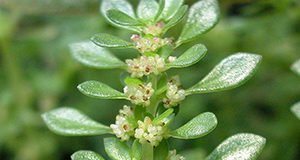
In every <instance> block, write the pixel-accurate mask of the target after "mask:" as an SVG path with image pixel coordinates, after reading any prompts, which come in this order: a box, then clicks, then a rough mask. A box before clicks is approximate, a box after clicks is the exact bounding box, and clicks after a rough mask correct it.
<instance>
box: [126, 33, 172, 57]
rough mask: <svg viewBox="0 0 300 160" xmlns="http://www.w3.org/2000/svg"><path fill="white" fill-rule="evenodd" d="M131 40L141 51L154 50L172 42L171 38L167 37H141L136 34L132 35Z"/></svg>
mask: <svg viewBox="0 0 300 160" xmlns="http://www.w3.org/2000/svg"><path fill="white" fill-rule="evenodd" d="M131 40H132V41H133V42H134V43H135V47H136V49H137V50H139V51H140V52H141V53H149V52H155V51H157V50H158V49H159V48H161V47H163V46H165V45H167V44H171V43H172V40H171V39H169V38H160V37H141V36H139V35H136V34H134V35H132V37H131Z"/></svg>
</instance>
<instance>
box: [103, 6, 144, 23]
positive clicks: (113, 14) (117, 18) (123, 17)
mask: <svg viewBox="0 0 300 160" xmlns="http://www.w3.org/2000/svg"><path fill="white" fill-rule="evenodd" d="M107 17H108V18H109V19H110V20H111V21H112V22H114V23H116V24H118V25H121V26H140V25H142V24H141V23H140V22H139V21H138V20H136V19H134V18H132V17H130V16H129V15H127V14H125V13H123V12H121V11H119V10H117V9H110V10H108V11H107Z"/></svg>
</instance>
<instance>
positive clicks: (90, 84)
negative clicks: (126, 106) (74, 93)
mask: <svg viewBox="0 0 300 160" xmlns="http://www.w3.org/2000/svg"><path fill="white" fill-rule="evenodd" d="M77 88H78V90H79V91H80V92H81V93H83V94H84V95H86V96H90V97H93V98H100V99H126V96H125V95H124V94H123V93H121V92H119V91H117V90H115V89H113V88H111V87H110V86H108V85H106V84H104V83H101V82H98V81H87V82H84V83H81V84H80V85H78V86H77Z"/></svg>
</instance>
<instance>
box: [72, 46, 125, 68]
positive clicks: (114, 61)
mask: <svg viewBox="0 0 300 160" xmlns="http://www.w3.org/2000/svg"><path fill="white" fill-rule="evenodd" d="M70 49H71V53H72V55H73V57H74V58H75V59H76V60H77V61H78V62H80V63H82V64H84V65H86V66H89V67H94V68H98V69H111V68H125V67H126V64H125V63H124V62H122V61H121V60H119V59H118V58H116V57H115V56H114V55H112V54H111V53H110V52H109V51H108V50H107V49H104V48H101V47H99V46H97V45H95V44H94V43H93V42H79V43H73V44H71V45H70Z"/></svg>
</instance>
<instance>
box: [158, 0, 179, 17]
mask: <svg viewBox="0 0 300 160" xmlns="http://www.w3.org/2000/svg"><path fill="white" fill-rule="evenodd" d="M182 4H183V0H165V3H164V9H163V10H162V12H161V15H160V18H159V19H163V20H165V21H168V20H170V19H171V18H172V17H173V16H174V15H175V14H176V13H177V11H178V10H179V8H180V7H181V5H182Z"/></svg>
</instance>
